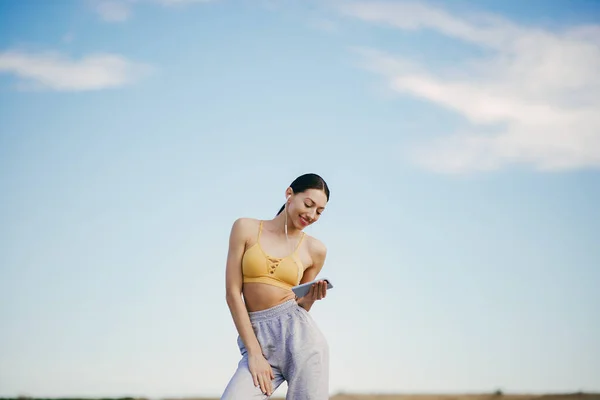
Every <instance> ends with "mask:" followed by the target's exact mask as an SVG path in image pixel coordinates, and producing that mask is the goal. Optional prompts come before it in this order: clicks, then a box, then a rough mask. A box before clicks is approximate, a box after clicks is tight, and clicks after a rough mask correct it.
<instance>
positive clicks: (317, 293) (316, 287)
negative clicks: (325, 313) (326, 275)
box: [298, 281, 327, 311]
mask: <svg viewBox="0 0 600 400" xmlns="http://www.w3.org/2000/svg"><path fill="white" fill-rule="evenodd" d="M325 296H327V282H326V281H318V282H315V283H313V285H312V286H311V287H310V290H309V291H308V293H307V294H306V295H304V297H301V298H300V299H298V305H299V306H300V307H302V308H304V309H305V310H306V311H308V310H310V308H311V307H312V305H313V304H314V302H315V301H317V300H321V299H324V298H325Z"/></svg>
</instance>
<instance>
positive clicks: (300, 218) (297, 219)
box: [286, 189, 327, 230]
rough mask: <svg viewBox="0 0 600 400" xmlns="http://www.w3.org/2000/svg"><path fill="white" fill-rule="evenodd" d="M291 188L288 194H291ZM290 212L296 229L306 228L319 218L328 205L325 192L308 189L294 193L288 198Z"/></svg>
mask: <svg viewBox="0 0 600 400" xmlns="http://www.w3.org/2000/svg"><path fill="white" fill-rule="evenodd" d="M291 193H292V191H291V189H289V191H288V193H286V194H287V195H289V194H291ZM288 201H289V203H288V213H289V216H290V218H291V220H292V223H293V224H294V226H295V227H296V229H300V230H302V229H304V228H306V227H307V226H309V225H311V224H314V223H315V222H317V221H318V220H319V217H320V216H321V213H322V212H323V210H324V209H325V206H326V205H327V196H326V195H325V192H323V191H322V190H319V189H307V190H305V191H304V192H302V193H296V194H292V197H291V198H290V199H289V200H288Z"/></svg>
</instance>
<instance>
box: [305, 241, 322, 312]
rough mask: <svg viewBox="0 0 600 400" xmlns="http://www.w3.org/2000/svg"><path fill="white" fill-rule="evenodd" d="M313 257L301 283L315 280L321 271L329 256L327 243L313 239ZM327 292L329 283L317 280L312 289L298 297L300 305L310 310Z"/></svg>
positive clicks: (311, 250)
mask: <svg viewBox="0 0 600 400" xmlns="http://www.w3.org/2000/svg"><path fill="white" fill-rule="evenodd" d="M310 252H311V257H312V259H313V263H312V265H311V266H310V267H308V268H307V269H306V271H304V274H303V275H302V280H301V281H300V283H301V284H302V283H306V282H311V281H314V280H315V279H316V277H317V275H319V272H321V269H322V268H323V264H325V258H326V257H327V247H325V245H324V244H323V243H322V242H320V241H318V240H316V239H313V243H311V246H310ZM326 294H327V283H326V282H324V281H323V282H317V283H315V284H314V285H312V287H311V288H310V291H309V292H308V293H307V294H306V295H305V296H304V297H301V298H300V299H298V305H299V306H300V307H302V308H304V309H305V310H306V311H310V308H311V307H312V305H313V304H314V303H315V301H317V300H321V299H322V298H324V297H325V296H326Z"/></svg>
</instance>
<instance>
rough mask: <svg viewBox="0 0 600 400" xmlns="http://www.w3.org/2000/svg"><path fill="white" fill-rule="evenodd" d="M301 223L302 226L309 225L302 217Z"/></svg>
mask: <svg viewBox="0 0 600 400" xmlns="http://www.w3.org/2000/svg"><path fill="white" fill-rule="evenodd" d="M300 222H302V225H305V226H306V225H308V221H307V220H306V219H304V217H300Z"/></svg>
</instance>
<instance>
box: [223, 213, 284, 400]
mask: <svg viewBox="0 0 600 400" xmlns="http://www.w3.org/2000/svg"><path fill="white" fill-rule="evenodd" d="M249 222H250V221H248V220H246V219H244V218H240V219H237V220H236V221H235V222H234V223H233V226H232V228H231V233H230V235H229V251H228V254H227V265H226V271H225V287H226V295H225V297H226V299H227V305H228V306H229V311H230V312H231V316H232V317H233V322H234V324H235V327H236V329H237V331H238V333H239V335H240V338H241V339H242V342H243V343H244V346H245V347H246V350H248V366H249V369H250V372H251V373H252V378H253V379H254V385H255V386H259V385H260V388H261V390H262V391H263V393H267V395H269V396H270V395H271V393H272V385H271V379H273V378H274V375H273V371H272V369H271V366H270V365H269V363H268V362H267V360H266V359H265V357H264V356H263V353H262V349H261V347H260V343H259V342H258V339H256V335H255V334H254V330H253V329H252V325H251V323H250V317H249V316H248V310H247V309H246V306H245V304H244V301H243V300H242V285H243V278H242V256H243V254H244V250H245V249H246V239H245V237H246V235H245V233H244V232H245V231H246V230H247V229H248V225H251V224H249Z"/></svg>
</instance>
